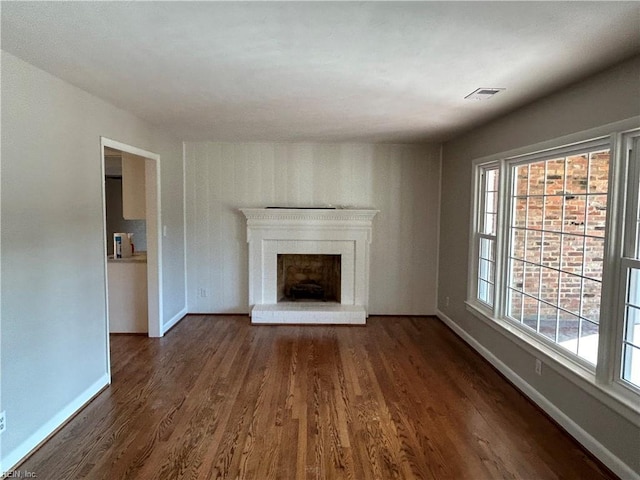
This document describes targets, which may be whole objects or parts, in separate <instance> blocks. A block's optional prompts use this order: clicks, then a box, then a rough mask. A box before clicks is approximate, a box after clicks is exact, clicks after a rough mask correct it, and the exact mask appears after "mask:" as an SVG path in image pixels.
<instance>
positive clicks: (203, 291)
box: [198, 288, 207, 298]
mask: <svg viewBox="0 0 640 480" xmlns="http://www.w3.org/2000/svg"><path fill="white" fill-rule="evenodd" d="M198 296H199V297H202V298H206V297H207V289H206V288H199V289H198Z"/></svg>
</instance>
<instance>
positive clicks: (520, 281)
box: [509, 260, 524, 291]
mask: <svg viewBox="0 0 640 480" xmlns="http://www.w3.org/2000/svg"><path fill="white" fill-rule="evenodd" d="M509 286H510V287H511V288H513V289H515V290H520V291H522V288H523V286H524V262H521V261H519V260H511V263H510V270H509Z"/></svg>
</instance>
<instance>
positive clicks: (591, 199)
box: [586, 195, 607, 237]
mask: <svg viewBox="0 0 640 480" xmlns="http://www.w3.org/2000/svg"><path fill="white" fill-rule="evenodd" d="M586 219H587V235H593V236H596V237H604V231H605V226H606V221H607V196H606V195H588V196H587V216H586Z"/></svg>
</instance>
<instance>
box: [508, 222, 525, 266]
mask: <svg viewBox="0 0 640 480" xmlns="http://www.w3.org/2000/svg"><path fill="white" fill-rule="evenodd" d="M524 240H525V231H524V230H520V229H515V228H514V229H513V231H512V233H511V256H512V257H513V258H518V259H521V260H522V259H524Z"/></svg>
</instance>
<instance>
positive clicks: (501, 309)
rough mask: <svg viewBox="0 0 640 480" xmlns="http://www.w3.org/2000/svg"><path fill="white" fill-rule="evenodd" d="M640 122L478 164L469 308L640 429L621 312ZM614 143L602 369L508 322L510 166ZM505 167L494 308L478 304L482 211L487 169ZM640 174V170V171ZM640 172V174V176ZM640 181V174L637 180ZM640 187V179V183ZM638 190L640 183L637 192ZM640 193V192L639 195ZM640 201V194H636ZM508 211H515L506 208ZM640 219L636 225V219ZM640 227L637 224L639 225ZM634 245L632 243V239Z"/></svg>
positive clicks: (639, 399)
mask: <svg viewBox="0 0 640 480" xmlns="http://www.w3.org/2000/svg"><path fill="white" fill-rule="evenodd" d="M638 125H640V117H636V118H633V119H629V120H626V121H622V122H616V123H615V124H610V125H606V126H603V127H599V128H595V129H592V130H589V131H586V132H580V133H577V134H572V135H568V136H565V137H561V138H558V139H554V140H550V141H547V142H542V143H539V144H536V145H533V146H529V147H523V148H519V149H515V150H511V151H508V152H504V153H502V154H497V155H492V156H489V157H483V158H480V159H477V160H475V161H474V162H473V164H472V168H473V175H472V189H473V190H472V205H471V215H470V220H471V221H470V238H469V239H470V243H469V259H468V261H469V263H468V267H469V268H468V282H467V301H466V305H467V310H469V311H470V312H471V313H472V314H473V315H475V316H476V317H477V318H479V319H481V320H483V321H484V322H485V323H486V324H487V325H489V326H490V327H492V328H493V329H495V330H496V331H498V332H499V333H501V334H502V335H504V336H505V337H507V338H508V339H510V340H511V341H513V342H514V343H516V344H517V345H519V346H520V347H522V348H523V349H524V350H526V351H527V352H529V353H530V354H531V355H533V356H535V357H536V358H540V359H542V360H543V362H544V363H545V364H547V365H548V366H549V367H551V368H553V369H554V370H556V372H558V373H560V374H561V375H562V376H564V377H565V378H567V379H568V380H570V381H572V382H573V383H575V384H576V385H578V386H579V387H581V388H583V389H584V390H586V391H588V392H589V393H590V394H592V395H593V396H595V397H596V398H598V399H599V400H601V401H602V402H603V403H605V404H607V405H608V406H610V407H611V408H613V409H614V410H615V411H617V412H618V413H620V414H622V415H623V416H624V417H625V418H627V419H628V420H630V421H632V422H633V423H634V424H635V425H638V426H640V390H637V389H635V388H634V387H633V386H632V385H630V384H629V383H628V382H626V381H623V380H621V372H622V371H621V358H622V335H623V327H624V325H623V316H621V315H620V312H621V310H620V309H621V308H622V307H621V305H622V306H624V295H625V288H621V284H622V283H623V282H622V280H621V277H622V275H623V273H622V272H621V270H622V268H621V264H622V261H621V258H622V251H623V239H624V238H625V236H624V235H625V233H626V235H627V237H626V238H628V236H629V235H630V233H628V231H627V232H624V225H625V223H626V224H627V225H629V224H630V223H629V220H628V217H629V215H631V216H632V213H630V212H628V211H625V204H626V202H627V199H626V196H627V189H628V185H627V183H628V175H632V174H633V172H629V171H628V166H629V164H630V163H629V162H630V160H629V159H628V158H626V152H627V151H628V149H626V148H624V144H625V142H627V143H628V142H629V140H628V138H631V137H636V136H640V128H638ZM603 140H607V141H608V148H609V149H610V155H611V157H610V169H609V189H608V190H609V192H608V202H607V229H606V232H605V255H604V265H603V276H602V302H601V315H600V328H599V348H598V364H597V367H595V368H594V366H593V365H592V364H590V363H589V362H587V361H584V360H582V359H581V358H580V357H578V356H577V355H573V354H571V353H570V352H568V351H566V350H565V349H563V348H562V347H561V346H559V345H557V344H555V343H554V342H552V341H546V339H545V338H544V337H542V336H540V335H538V334H532V332H529V331H527V330H528V329H527V330H525V328H524V327H523V326H522V325H518V324H517V323H516V322H514V321H512V320H510V319H508V318H506V315H505V312H506V299H505V298H504V297H505V295H504V294H505V293H506V287H505V285H507V281H508V278H507V275H508V271H507V270H508V268H507V267H508V264H507V254H508V243H509V242H508V241H507V239H506V236H507V232H508V225H509V223H510V221H509V215H510V211H509V210H510V209H509V208H508V206H509V205H510V203H509V202H508V197H509V192H508V191H507V190H508V189H509V188H510V186H512V185H513V179H512V178H510V176H511V168H510V166H511V165H512V164H513V163H515V162H523V163H524V162H526V161H527V160H528V159H529V160H530V159H532V158H534V157H535V158H536V160H542V159H544V156H545V154H548V155H549V156H548V157H547V158H548V159H550V158H558V156H564V155H565V153H564V152H570V151H571V150H572V149H575V148H576V147H578V148H579V149H581V150H582V149H583V147H584V146H585V145H587V146H588V145H590V144H594V145H602V142H603ZM495 165H498V166H499V172H500V173H499V174H500V189H499V200H498V204H499V207H498V230H497V242H496V288H495V293H494V305H493V307H488V306H487V305H486V304H483V303H482V302H480V301H479V300H478V299H477V283H476V282H477V278H478V272H477V265H478V247H477V245H478V236H477V232H478V231H479V230H478V226H479V224H478V221H479V218H478V216H479V213H480V210H478V206H479V205H480V204H479V200H480V197H479V195H480V192H479V186H480V183H479V182H480V180H481V175H480V172H481V171H482V169H483V168H488V167H489V168H490V167H491V166H495ZM637 168H638V170H640V166H638V167H637ZM636 175H640V172H636ZM636 180H637V176H636ZM636 183H637V182H636ZM635 189H636V190H638V188H637V186H636V187H635ZM635 195H640V192H637V191H636V193H635ZM636 198H637V197H636ZM505 207H507V208H505ZM634 221H635V220H634ZM632 224H633V223H631V225H632ZM627 241H628V240H627Z"/></svg>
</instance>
